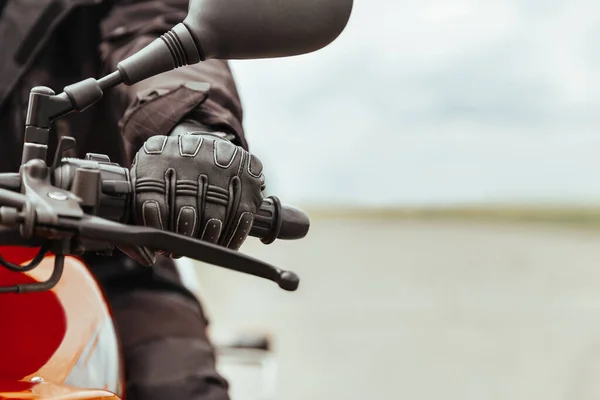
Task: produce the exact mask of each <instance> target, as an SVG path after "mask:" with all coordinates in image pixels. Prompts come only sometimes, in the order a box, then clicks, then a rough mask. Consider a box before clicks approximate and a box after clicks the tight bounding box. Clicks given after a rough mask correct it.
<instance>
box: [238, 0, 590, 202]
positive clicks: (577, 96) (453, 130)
mask: <svg viewBox="0 0 600 400" xmlns="http://www.w3.org/2000/svg"><path fill="white" fill-rule="evenodd" d="M599 4H600V3H598V2H597V1H587V0H553V1H547V0H420V1H418V2H417V1H406V0H395V1H392V0H368V1H367V0H355V6H354V10H353V15H352V17H351V20H350V23H349V24H348V27H347V28H346V30H345V31H344V32H343V33H342V35H341V36H340V37H339V38H338V40H337V41H335V42H334V43H333V44H332V45H330V46H329V47H327V48H325V49H323V50H320V51H318V52H315V53H313V54H309V55H304V56H299V57H293V58H288V59H279V60H260V61H238V62H234V63H233V68H234V73H235V76H236V77H237V79H238V85H239V88H240V92H241V95H242V100H243V103H244V107H245V113H246V116H245V126H246V129H247V135H248V137H249V140H250V145H251V149H252V151H253V152H254V153H255V154H257V155H258V156H259V157H260V158H261V159H262V160H263V163H264V164H265V172H266V174H267V182H268V186H269V187H270V189H271V191H273V192H275V193H276V194H278V195H280V196H281V197H282V198H283V199H284V200H285V201H286V202H296V203H304V204H306V203H317V202H327V203H346V204H370V205H380V204H400V203H404V204H407V203H408V204H414V203H448V202H451V203H454V202H500V201H513V202H519V201H546V202H584V203H594V202H595V203H598V204H600V5H599Z"/></svg>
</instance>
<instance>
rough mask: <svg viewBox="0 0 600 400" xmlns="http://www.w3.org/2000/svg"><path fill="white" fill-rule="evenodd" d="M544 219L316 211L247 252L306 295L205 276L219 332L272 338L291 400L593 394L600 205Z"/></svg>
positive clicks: (475, 212) (599, 372) (220, 274)
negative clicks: (286, 237) (285, 237)
mask: <svg viewBox="0 0 600 400" xmlns="http://www.w3.org/2000/svg"><path fill="white" fill-rule="evenodd" d="M531 211H532V210H527V209H523V208H516V207H515V208H511V209H506V208H505V209H503V210H490V209H487V210H486V209H483V208H479V209H477V208H473V207H470V208H466V207H465V208H462V209H458V208H454V209H451V210H449V209H446V210H442V209H437V210H434V211H431V210H419V209H413V210H403V211H394V210H383V211H378V212H376V213H369V214H368V215H367V213H364V212H353V211H352V210H350V211H343V212H342V211H339V210H337V211H336V212H335V213H332V212H330V211H328V212H317V211H313V212H311V216H312V219H313V224H312V229H311V232H310V234H309V237H307V238H306V239H305V240H303V241H299V242H281V243H275V244H272V245H270V246H264V245H262V244H261V243H260V242H259V241H257V240H249V241H248V242H247V244H246V245H245V247H244V248H243V249H242V251H244V252H246V253H249V254H252V255H254V256H256V257H259V258H262V259H265V260H267V261H270V262H271V263H273V264H275V265H277V266H280V267H282V268H286V269H291V270H294V271H296V272H297V273H298V274H299V275H300V277H301V279H302V282H301V287H300V289H299V290H298V291H297V292H295V293H286V292H283V291H281V290H280V289H278V288H277V286H276V285H275V284H273V283H270V282H267V281H261V280H260V279H257V278H253V277H248V276H245V275H242V274H238V273H234V272H229V271H225V270H222V269H219V268H214V267H210V266H202V267H201V283H202V288H203V293H204V298H205V303H206V304H205V305H206V307H207V309H208V313H209V315H210V316H211V319H212V332H213V334H214V335H215V337H216V338H220V337H223V336H227V335H229V334H230V333H231V332H236V331H240V330H261V331H267V332H270V333H271V334H272V335H273V336H274V339H275V343H276V350H277V355H278V360H279V364H280V371H279V379H278V386H279V393H280V397H279V399H281V400H300V399H302V400H306V399H311V400H312V399H314V400H331V399H344V400H359V399H360V400H364V399H366V398H367V399H368V398H385V399H402V398H410V399H431V400H433V399H435V400H438V399H440V398H443V399H457V400H459V399H460V400H465V399H473V400H480V399H490V400H495V399H498V400H500V399H502V400H505V399H511V400H513V399H523V400H525V399H527V400H531V399H544V400H553V399H564V400H575V399H586V400H587V399H596V398H598V397H600V383H598V382H600V380H599V379H598V378H599V377H600V229H598V230H596V229H595V228H598V227H600V211H597V210H594V209H587V210H583V211H582V210H581V209H573V210H565V209H564V208H563V209H559V208H550V207H548V208H546V209H544V210H541V211H540V210H535V211H536V212H531ZM581 227H585V229H581Z"/></svg>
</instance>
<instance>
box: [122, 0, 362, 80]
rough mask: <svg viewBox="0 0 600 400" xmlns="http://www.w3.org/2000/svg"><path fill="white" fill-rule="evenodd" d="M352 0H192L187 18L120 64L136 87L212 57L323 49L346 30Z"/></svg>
mask: <svg viewBox="0 0 600 400" xmlns="http://www.w3.org/2000/svg"><path fill="white" fill-rule="evenodd" d="M352 5H353V0H190V3H189V11H188V15H187V17H186V18H185V20H184V21H183V22H182V23H180V24H177V25H176V26H175V27H174V28H173V29H171V30H170V31H169V32H167V33H165V34H164V35H162V36H161V37H160V38H159V39H156V40H155V41H154V42H152V43H150V44H149V45H148V46H146V47H145V48H143V49H142V50H140V51H138V52H137V53H136V54H134V55H132V56H131V57H129V58H127V59H125V60H123V61H121V62H120V63H119V64H118V65H117V68H118V70H119V74H120V79H122V81H123V82H124V83H125V84H127V85H132V84H134V83H136V82H139V81H141V80H144V79H146V78H149V77H151V76H154V75H158V74H160V73H163V72H166V71H170V70H172V69H174V68H178V67H182V66H184V65H189V64H195V63H197V62H199V61H204V60H208V59H211V58H216V59H226V60H235V59H237V60H241V59H259V58H277V57H289V56H295V55H300V54H306V53H310V52H313V51H316V50H319V49H321V48H323V47H325V46H327V45H328V44H330V43H331V42H333V41H334V40H335V39H336V38H337V37H338V36H339V35H340V33H342V31H343V30H344V28H345V27H346V24H347V23H348V20H349V19H350V13H351V11H352Z"/></svg>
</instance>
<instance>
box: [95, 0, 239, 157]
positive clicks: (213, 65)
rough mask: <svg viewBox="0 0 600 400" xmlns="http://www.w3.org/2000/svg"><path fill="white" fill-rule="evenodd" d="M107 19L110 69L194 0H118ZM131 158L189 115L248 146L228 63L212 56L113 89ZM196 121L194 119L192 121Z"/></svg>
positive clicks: (105, 44) (105, 46)
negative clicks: (147, 143) (151, 140)
mask: <svg viewBox="0 0 600 400" xmlns="http://www.w3.org/2000/svg"><path fill="white" fill-rule="evenodd" d="M112 3H113V5H112V7H111V10H110V12H109V13H108V14H107V16H106V17H105V19H104V21H103V23H102V35H103V43H102V47H101V49H102V57H103V61H104V64H105V66H106V71H105V72H110V71H114V70H115V68H116V64H117V63H118V62H119V61H121V60H123V59H125V58H127V57H128V56H130V55H132V54H134V53H135V52H136V51H138V50H140V49H141V48H143V47H144V46H145V45H147V44H148V43H150V42H152V41H153V40H154V39H156V38H158V37H159V36H160V35H161V34H163V33H165V32H166V31H168V30H169V29H170V28H171V27H173V26H174V25H175V24H177V23H179V22H181V21H182V20H183V19H184V18H185V16H186V14H187V6H188V3H189V0H113V1H112ZM111 95H112V96H114V97H113V98H111V107H113V110H112V111H113V112H114V113H115V115H114V117H115V118H116V119H117V120H119V121H120V126H121V130H122V133H123V136H124V139H125V144H126V148H127V150H128V153H129V155H130V157H132V156H133V155H134V154H135V152H136V151H137V149H139V148H140V147H141V145H142V144H143V143H144V141H145V140H146V139H148V138H149V137H150V136H153V135H167V134H169V133H170V132H172V130H173V129H174V128H176V127H177V126H178V125H179V124H181V123H182V122H183V121H184V120H186V121H188V123H189V122H190V121H191V122H192V123H198V124H199V125H201V126H204V127H207V128H209V130H214V131H221V132H225V133H227V134H228V136H230V137H231V138H233V142H234V143H235V144H238V145H241V146H243V147H245V148H246V147H247V145H246V141H245V138H244V131H243V127H242V105H241V102H240V99H239V95H238V92H237V88H236V84H235V81H234V79H233V76H232V74H231V70H230V69H229V66H228V64H227V62H225V61H220V60H209V61H205V62H201V63H199V64H196V65H191V66H186V67H182V68H179V69H176V70H173V71H170V72H166V73H163V74H160V75H158V76H155V77H152V78H149V79H147V80H145V81H142V82H140V83H138V84H136V85H133V86H125V85H119V86H118V89H117V90H113V91H112V93H111ZM192 125H193V124H192Z"/></svg>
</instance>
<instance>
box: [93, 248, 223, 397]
mask: <svg viewBox="0 0 600 400" xmlns="http://www.w3.org/2000/svg"><path fill="white" fill-rule="evenodd" d="M120 262H125V264H130V265H129V267H130V270H131V271H134V270H135V272H131V274H129V273H125V274H123V275H121V276H120V277H118V278H115V277H114V275H113V277H111V278H110V279H109V278H107V277H105V276H102V277H99V278H100V279H99V280H100V281H101V284H102V286H103V287H104V290H105V293H106V295H107V298H108V300H109V303H110V305H111V307H112V312H113V316H114V319H115V325H116V329H117V332H118V334H119V336H120V340H121V347H122V351H123V356H124V361H125V375H126V382H125V384H126V389H125V394H126V398H127V399H128V400H154V399H156V400H164V399H169V400H228V399H229V395H228V385H227V382H226V381H225V380H224V379H223V378H222V377H221V376H220V375H219V373H218V372H217V371H216V368H215V355H214V349H213V347H212V345H211V343H210V340H209V338H208V336H207V333H206V327H207V320H206V318H205V317H204V313H203V310H202V307H201V306H200V304H199V303H198V302H197V300H196V299H194V298H193V297H192V296H190V295H187V294H186V292H185V290H179V289H177V285H173V286H172V287H171V286H169V284H168V283H167V281H168V279H163V278H161V277H159V278H157V276H156V275H157V274H156V273H152V270H151V269H150V268H147V267H144V268H142V269H138V268H132V266H131V263H130V261H128V260H126V261H123V260H121V261H120ZM160 264H163V265H162V266H164V264H167V268H161V265H160ZM168 264H169V263H168V261H166V260H164V259H163V260H161V262H159V265H158V266H157V267H156V268H155V270H157V271H161V272H163V274H162V275H168V274H169V272H171V271H174V270H172V269H171V268H169V265H168ZM113 265H114V264H113ZM171 266H172V264H171ZM100 267H101V266H96V267H94V268H93V270H97V268H100ZM165 271H166V273H165ZM159 274H160V273H159ZM117 275H120V274H117Z"/></svg>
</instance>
